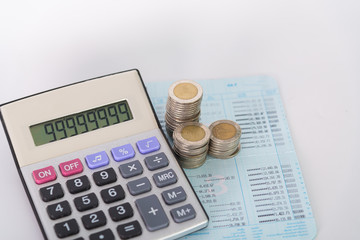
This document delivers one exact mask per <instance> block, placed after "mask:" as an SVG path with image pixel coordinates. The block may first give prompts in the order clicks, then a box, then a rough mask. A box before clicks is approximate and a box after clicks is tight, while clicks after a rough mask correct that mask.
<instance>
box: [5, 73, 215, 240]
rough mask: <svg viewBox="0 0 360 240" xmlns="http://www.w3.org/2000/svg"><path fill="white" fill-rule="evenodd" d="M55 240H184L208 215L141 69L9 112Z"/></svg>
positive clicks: (20, 156) (25, 178) (30, 189)
mask: <svg viewBox="0 0 360 240" xmlns="http://www.w3.org/2000/svg"><path fill="white" fill-rule="evenodd" d="M0 113H1V115H0V116H1V120H2V123H3V126H4V129H5V133H6V135H7V138H8V141H9V145H10V147H11V150H12V153H13V156H14V160H15V163H16V166H17V168H18V171H19V174H20V177H21V179H22V182H23V184H24V187H25V190H26V192H27V195H28V197H29V200H30V202H31V205H32V207H33V210H34V213H35V215H36V218H37V220H38V222H39V226H40V228H41V231H42V233H43V235H44V238H45V239H71V240H75V239H76V240H80V239H90V240H112V239H146V240H149V239H176V238H179V237H182V236H185V235H187V234H190V233H192V232H194V231H197V230H199V229H202V228H205V227H206V226H207V224H208V221H209V219H208V216H207V214H206V212H205V211H204V209H203V207H202V205H201V203H200V202H199V199H198V198H197V196H196V194H195V192H194V190H193V188H192V187H191V185H190V183H189V181H188V179H187V177H186V175H185V174H184V172H183V170H182V169H181V167H180V166H179V164H178V163H177V161H176V158H175V157H174V154H173V152H172V150H171V148H170V146H169V144H168V142H167V140H166V138H165V136H164V134H163V132H162V131H161V126H160V123H159V121H158V119H157V117H156V115H155V112H154V109H153V107H152V105H151V102H150V100H149V96H148V95H147V92H146V90H145V87H144V84H143V81H142V79H141V76H140V74H139V72H138V71H137V70H129V71H125V72H120V73H116V74H111V75H106V76H103V77H99V78H94V79H90V80H86V81H82V82H78V83H75V84H72V85H68V86H64V87H61V88H57V89H53V90H49V91H46V92H43V93H39V94H36V95H33V96H30V97H26V98H22V99H19V100H16V101H13V102H10V103H7V104H4V105H1V106H0Z"/></svg>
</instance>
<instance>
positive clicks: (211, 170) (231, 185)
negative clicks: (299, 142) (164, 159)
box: [146, 76, 316, 240]
mask: <svg viewBox="0 0 360 240" xmlns="http://www.w3.org/2000/svg"><path fill="white" fill-rule="evenodd" d="M197 82H198V83H199V84H200V85H201V86H202V88H203V99H202V104H201V117H200V122H202V123H203V124H205V125H207V126H209V125H210V124H211V123H212V122H214V121H216V120H220V119H229V120H233V121H236V122H237V123H238V124H239V125H240V126H241V129H242V135H241V139H240V143H241V150H240V152H239V154H238V155H237V156H236V157H233V158H230V159H225V160H223V159H216V158H212V157H210V156H208V157H207V160H206V162H205V164H204V165H202V166H201V167H199V168H196V169H185V173H186V175H187V176H188V178H189V180H190V182H191V184H192V186H193V188H194V190H195V192H196V193H197V196H198V197H199V199H200V201H201V203H202V204H203V206H204V208H205V210H206V212H207V214H208V215H209V218H210V222H209V226H208V227H207V228H205V229H203V230H201V231H198V232H195V233H193V234H190V235H188V236H186V237H184V239H207V240H208V239H271V240H273V239H294V240H295V239H296V240H298V239H313V238H315V235H316V225H315V219H314V217H313V214H312V211H311V206H310V202H309V198H308V195H307V192H306V188H305V183H304V179H303V176H302V174H301V169H300V166H299V162H298V159H297V156H296V152H295V149H294V145H293V142H292V139H291V135H290V131H289V127H288V124H287V120H286V116H285V112H284V108H283V105H282V102H281V97H280V94H279V89H278V86H277V83H276V81H275V80H273V79H272V78H269V77H266V76H258V77H246V78H236V79H220V80H204V81H197ZM170 85H171V82H150V83H147V84H146V86H147V90H148V92H149V95H150V98H151V101H152V103H153V105H154V107H155V111H156V113H157V116H158V118H159V120H160V123H161V125H162V127H163V129H164V130H165V120H164V116H165V111H166V110H165V106H166V101H167V94H168V88H169V86H170ZM164 132H166V131H164Z"/></svg>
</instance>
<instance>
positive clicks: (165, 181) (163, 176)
mask: <svg viewBox="0 0 360 240" xmlns="http://www.w3.org/2000/svg"><path fill="white" fill-rule="evenodd" d="M153 179H154V181H155V184H156V186H158V187H165V186H168V185H170V184H174V183H176V182H177V176H176V173H175V172H174V170H172V169H168V170H166V171H162V172H159V173H156V174H154V175H153Z"/></svg>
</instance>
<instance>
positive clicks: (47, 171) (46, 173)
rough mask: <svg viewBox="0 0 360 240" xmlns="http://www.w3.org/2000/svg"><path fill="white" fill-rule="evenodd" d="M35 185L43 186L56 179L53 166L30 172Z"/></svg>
mask: <svg viewBox="0 0 360 240" xmlns="http://www.w3.org/2000/svg"><path fill="white" fill-rule="evenodd" d="M32 174H33V178H34V180H35V182H36V183H37V184H43V183H47V182H50V181H53V180H55V179H56V172H55V169H54V167H53V166H48V167H45V168H41V169H38V170H35V171H33V172H32Z"/></svg>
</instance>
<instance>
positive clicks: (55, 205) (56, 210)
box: [32, 137, 196, 240]
mask: <svg viewBox="0 0 360 240" xmlns="http://www.w3.org/2000/svg"><path fill="white" fill-rule="evenodd" d="M134 146H136V148H134V147H133V145H132V144H125V145H121V146H120V147H112V148H110V149H108V150H107V151H96V152H95V153H94V154H87V155H85V156H84V157H83V158H74V159H73V160H70V161H64V162H61V163H59V164H58V170H59V172H60V173H61V174H60V177H63V178H64V179H65V180H63V181H60V182H61V183H62V184H63V185H66V187H65V189H64V188H63V185H62V184H60V183H55V184H52V185H46V186H44V187H42V188H40V189H39V193H40V198H41V199H42V201H43V202H50V203H51V204H48V205H47V206H46V211H47V215H48V218H49V219H52V220H51V221H54V223H53V226H54V232H55V234H56V236H57V237H58V238H66V239H68V238H67V237H68V236H73V235H76V234H78V233H79V231H82V232H81V233H80V235H81V237H84V238H83V239H91V240H98V239H99V240H100V239H102V240H103V239H116V236H115V235H114V233H115V234H117V235H118V236H119V237H120V238H121V239H129V238H133V237H136V236H139V235H142V234H143V232H144V231H148V232H157V231H159V230H160V229H164V228H169V225H170V224H171V221H172V222H173V223H172V224H174V223H176V224H179V223H181V222H184V221H188V220H190V219H193V218H195V217H196V212H195V210H194V208H193V207H192V205H191V204H184V206H179V204H180V203H182V202H185V203H186V199H187V194H186V192H185V190H184V188H183V187H182V186H179V185H178V184H177V182H178V180H179V179H178V176H177V174H176V171H174V169H172V168H171V167H169V165H170V162H169V159H168V157H167V155H166V154H165V152H163V151H161V152H155V151H157V150H159V149H160V147H161V146H160V143H159V141H158V140H157V138H156V137H150V138H146V139H143V140H140V141H137V142H135V144H134ZM135 150H138V152H139V153H140V154H139V155H136V151H135ZM152 152H155V153H154V154H151V153H152ZM108 153H110V155H108ZM145 154H147V155H145ZM142 155H145V156H142ZM109 156H110V157H112V158H111V159H110V158H109ZM135 156H138V158H134V157H135ZM110 161H113V162H115V163H117V162H118V163H117V165H114V164H113V162H111V164H110ZM82 162H84V163H85V166H87V167H88V169H84V165H83V163H82ZM108 165H109V166H108ZM106 166H108V167H106ZM54 167H55V168H54ZM98 168H101V169H98ZM55 169H56V166H55V165H54V166H48V167H45V168H41V169H38V170H35V171H33V172H32V175H33V179H34V180H35V182H36V183H37V184H43V183H47V182H50V181H53V180H55V179H56V171H55ZM89 171H90V173H91V174H89ZM76 174H77V176H76V177H73V175H76ZM36 176H38V178H41V177H43V178H41V179H40V180H39V179H37V177H36ZM71 177H72V178H71ZM44 179H46V180H44ZM92 181H93V183H92ZM40 182H42V183H40ZM92 184H94V186H92ZM172 185H175V186H173V187H171V186H172ZM153 189H157V190H156V192H157V194H154V192H152V191H153ZM160 189H161V190H160ZM64 190H67V191H68V193H66V191H64ZM69 193H70V194H69ZM64 196H65V197H64ZM69 197H70V199H71V200H70V201H69ZM61 199H62V200H61ZM124 199H125V201H124ZM55 200H59V201H55ZM164 206H166V208H164ZM170 206H171V208H170V209H169V207H170ZM72 208H73V209H74V210H75V211H72V210H73V209H72ZM73 212H75V213H76V214H75V215H73ZM79 215H80V217H79ZM74 216H75V217H76V219H75V218H74ZM57 219H58V220H57ZM61 219H63V221H61ZM140 219H141V220H142V221H140ZM108 222H110V225H111V224H114V223H116V224H117V225H116V228H109V223H108ZM79 223H80V224H79ZM141 224H143V225H141ZM104 226H105V227H104ZM142 226H143V227H144V229H145V230H144V229H143V228H142ZM172 226H174V225H172ZM81 229H83V230H81ZM84 229H87V230H91V232H89V233H88V234H86V233H85V234H86V237H85V236H83V234H84V232H83V231H85V230H84ZM92 229H98V230H94V231H93V230H92ZM169 231H172V230H169ZM81 237H80V236H78V235H76V236H73V238H72V239H82V238H81Z"/></svg>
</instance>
